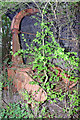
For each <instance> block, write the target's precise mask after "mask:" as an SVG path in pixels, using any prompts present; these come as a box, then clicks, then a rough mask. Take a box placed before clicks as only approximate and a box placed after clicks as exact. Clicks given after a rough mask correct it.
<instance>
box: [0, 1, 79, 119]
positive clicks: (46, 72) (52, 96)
mask: <svg viewBox="0 0 80 120" xmlns="http://www.w3.org/2000/svg"><path fill="white" fill-rule="evenodd" d="M47 4H48V3H46V5H45V6H44V8H43V9H42V11H40V13H41V14H40V15H41V18H42V21H40V26H41V32H38V31H37V34H36V37H35V39H34V40H33V41H32V43H31V45H30V46H29V45H28V44H27V42H26V40H25V38H24V34H22V38H23V40H24V42H25V44H26V46H27V50H22V49H21V50H19V51H18V52H16V53H15V54H14V55H13V53H12V52H11V53H12V55H13V56H16V55H18V54H20V53H21V54H22V56H23V57H27V58H29V57H30V59H33V61H32V62H30V63H29V64H31V65H32V70H33V71H35V73H34V74H35V75H34V76H31V77H33V79H34V80H35V83H30V84H39V85H40V86H41V87H42V88H43V89H44V90H45V91H46V93H47V100H46V102H49V101H50V103H51V104H52V103H57V100H56V98H57V99H58V101H63V100H64V99H65V107H64V108H63V111H64V113H65V114H66V113H67V116H68V117H69V118H70V117H72V116H74V115H75V114H78V110H79V106H78V97H79V94H78V88H77V90H75V89H74V90H73V91H71V90H70V89H69V85H70V82H69V83H68V84H65V86H64V90H63V88H60V89H59V90H58V91H55V87H56V86H57V85H58V84H59V83H60V82H61V78H60V76H58V75H57V74H58V70H57V69H56V68H55V69H54V72H53V68H54V67H55V66H59V65H60V64H62V63H64V64H63V65H64V66H65V68H66V69H64V71H63V72H62V73H61V75H62V78H65V79H66V80H67V78H66V77H65V74H67V75H69V76H70V77H69V78H68V79H69V81H73V82H74V83H76V82H77V81H78V79H79V78H78V74H77V70H79V68H78V63H79V57H77V53H76V52H67V53H64V48H61V47H60V45H59V43H57V42H56V40H55V38H54V35H53V32H52V31H51V27H52V24H54V23H53V21H46V20H45V19H44V15H45V14H48V13H47V11H46V10H45V8H46V6H47ZM50 4H51V3H50ZM55 15H56V13H55ZM57 15H59V14H58V13H57ZM37 24H39V22H38V23H36V24H35V25H36V26H37ZM25 53H27V55H25ZM57 59H58V60H59V62H55V64H54V60H56V61H57ZM51 70H52V71H51ZM74 76H75V78H74ZM77 87H78V82H77ZM22 94H23V95H24V96H25V100H26V101H27V103H25V105H24V103H21V102H20V101H19V102H18V103H13V104H9V105H8V106H6V108H5V109H1V117H2V118H21V117H22V118H46V117H49V118H51V117H57V112H56V113H55V112H54V114H51V113H50V112H49V110H48V109H47V107H46V106H42V109H40V106H41V105H42V104H44V103H38V102H36V101H34V100H33V99H32V96H29V95H28V93H27V91H25V92H24V93H22ZM32 102H33V108H34V109H30V107H29V106H28V103H29V104H30V103H32ZM39 113H40V114H39ZM60 117H61V116H60Z"/></svg>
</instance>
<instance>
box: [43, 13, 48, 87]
mask: <svg viewBox="0 0 80 120" xmlns="http://www.w3.org/2000/svg"><path fill="white" fill-rule="evenodd" d="M42 23H43V12H42ZM43 32H44V29H43V28H42V36H43V34H44V33H43ZM44 42H45V41H44V38H43V39H42V44H43V46H44V45H45V44H44ZM42 52H43V58H44V57H45V50H44V49H43V51H42ZM45 64H46V63H45V61H44V67H45V66H46V65H45ZM44 75H45V76H46V79H45V82H44V85H45V83H46V82H47V80H48V76H47V73H46V70H44Z"/></svg>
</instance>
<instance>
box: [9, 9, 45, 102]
mask: <svg viewBox="0 0 80 120" xmlns="http://www.w3.org/2000/svg"><path fill="white" fill-rule="evenodd" d="M37 12H39V11H38V9H25V10H22V11H20V12H19V13H18V14H17V15H16V16H15V17H14V18H13V20H12V24H11V31H12V41H13V44H12V51H13V54H14V53H15V52H17V51H18V50H20V43H19V38H18V33H19V26H20V22H21V20H22V18H23V17H24V16H26V15H27V16H29V15H33V14H35V13H37ZM12 62H13V66H12V67H11V68H8V78H9V79H10V80H11V79H13V84H14V86H15V87H16V88H17V91H18V92H19V94H20V95H21V96H22V94H21V93H20V91H21V90H23V89H25V90H27V92H28V93H29V94H32V96H33V99H34V100H36V101H45V100H46V98H47V94H46V92H45V91H44V90H43V89H42V88H41V87H40V86H39V85H31V84H29V82H30V81H34V80H33V79H32V78H31V77H30V76H29V75H28V74H27V73H26V72H28V71H29V70H30V71H31V68H20V67H16V66H17V65H20V64H23V60H22V57H20V56H18V55H17V56H15V57H14V56H12ZM39 89H40V90H39ZM38 90H39V91H38Z"/></svg>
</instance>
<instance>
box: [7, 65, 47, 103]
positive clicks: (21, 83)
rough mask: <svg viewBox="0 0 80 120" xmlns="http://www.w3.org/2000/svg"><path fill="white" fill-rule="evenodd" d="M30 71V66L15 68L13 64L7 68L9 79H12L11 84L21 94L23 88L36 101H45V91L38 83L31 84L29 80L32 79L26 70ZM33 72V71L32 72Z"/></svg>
mask: <svg viewBox="0 0 80 120" xmlns="http://www.w3.org/2000/svg"><path fill="white" fill-rule="evenodd" d="M29 71H30V72H32V71H31V68H18V69H17V68H16V67H15V66H14V67H12V68H9V69H8V77H9V79H10V80H11V79H13V84H14V86H15V87H16V88H17V91H18V92H19V93H20V95H21V96H23V95H22V93H21V91H22V92H23V90H24V89H25V90H27V92H28V94H29V95H32V97H33V99H34V100H36V101H39V102H40V101H45V100H46V98H47V94H46V92H45V91H44V90H43V89H42V88H41V87H40V86H39V85H36V84H34V85H32V84H30V83H29V82H31V81H34V80H33V79H32V78H31V77H30V76H29V75H28V74H27V73H26V72H29ZM32 74H33V72H32Z"/></svg>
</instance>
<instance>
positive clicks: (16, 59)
mask: <svg viewBox="0 0 80 120" xmlns="http://www.w3.org/2000/svg"><path fill="white" fill-rule="evenodd" d="M37 12H39V11H38V9H25V10H22V11H20V12H19V13H18V14H17V15H16V16H15V17H14V18H13V20H12V24H11V31H12V40H13V45H12V47H13V50H12V51H13V54H14V53H15V52H17V51H18V50H20V43H19V37H18V33H19V26H20V22H21V20H22V18H23V17H24V16H26V15H27V16H30V15H33V14H35V13H37ZM12 61H13V63H14V64H21V63H23V60H22V58H21V57H20V56H18V55H16V56H15V57H14V56H12Z"/></svg>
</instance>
